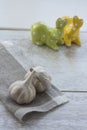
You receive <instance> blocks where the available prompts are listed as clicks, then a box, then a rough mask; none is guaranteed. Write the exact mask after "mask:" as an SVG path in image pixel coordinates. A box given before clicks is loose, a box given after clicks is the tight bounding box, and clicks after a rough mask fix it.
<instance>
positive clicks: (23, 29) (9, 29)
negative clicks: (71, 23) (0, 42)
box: [0, 27, 87, 33]
mask: <svg viewBox="0 0 87 130" xmlns="http://www.w3.org/2000/svg"><path fill="white" fill-rule="evenodd" d="M0 30H8V31H11V30H12V31H31V29H30V28H14V27H0ZM80 32H81V33H87V31H83V30H82V31H80Z"/></svg>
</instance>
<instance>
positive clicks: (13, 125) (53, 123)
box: [0, 93, 87, 130]
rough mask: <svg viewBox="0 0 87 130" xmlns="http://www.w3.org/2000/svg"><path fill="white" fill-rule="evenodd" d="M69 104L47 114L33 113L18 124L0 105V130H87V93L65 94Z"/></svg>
mask: <svg viewBox="0 0 87 130" xmlns="http://www.w3.org/2000/svg"><path fill="white" fill-rule="evenodd" d="M65 94H66V95H67V96H68V97H69V99H70V101H69V103H67V104H65V105H62V106H61V107H59V108H58V107H57V108H55V109H53V110H52V111H50V112H48V113H34V114H32V115H31V116H32V118H30V119H29V120H28V121H27V122H25V123H24V124H20V123H19V122H18V121H17V120H16V119H15V118H13V116H12V115H11V114H10V113H9V112H7V110H6V109H5V108H4V107H3V105H2V104H1V103H0V130H9V129H13V130H15V129H18V130H27V129H30V130H38V129H41V130H45V129H46V130H58V129H59V130H87V93H78V94H77V93H65Z"/></svg>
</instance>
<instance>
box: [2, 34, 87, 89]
mask: <svg viewBox="0 0 87 130" xmlns="http://www.w3.org/2000/svg"><path fill="white" fill-rule="evenodd" d="M27 33H28V32H27ZM27 33H25V34H27ZM18 34H19V39H18V37H17V36H18ZM23 34H24V32H22V33H18V32H17V34H14V37H15V39H11V40H10V41H9V40H7V41H4V42H2V44H3V45H4V46H5V47H6V48H7V49H8V51H9V52H10V53H11V54H12V55H13V56H14V57H15V58H16V59H17V60H18V62H19V63H20V64H21V65H22V66H23V67H24V68H25V69H26V70H28V69H29V68H30V67H32V66H36V65H42V66H44V67H46V69H47V71H48V72H49V74H50V75H51V76H52V79H53V80H52V83H53V84H54V85H55V86H57V87H58V88H60V89H61V90H63V91H68V90H69V91H87V44H86V33H81V40H82V46H81V47H78V46H76V45H72V46H71V47H70V48H67V47H65V46H62V47H60V49H59V51H57V52H55V51H53V50H51V49H49V48H48V47H38V46H36V45H34V44H33V43H32V42H31V40H30V39H29V35H24V36H23V37H21V36H22V35H23ZM10 35H12V34H11V32H10ZM16 35H17V36H16ZM25 36H26V37H25ZM27 36H28V37H27ZM47 61H48V62H47Z"/></svg>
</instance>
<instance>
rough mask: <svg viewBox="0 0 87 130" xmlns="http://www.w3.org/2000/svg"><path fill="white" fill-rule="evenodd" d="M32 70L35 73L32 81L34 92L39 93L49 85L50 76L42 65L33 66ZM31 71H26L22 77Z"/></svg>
mask: <svg viewBox="0 0 87 130" xmlns="http://www.w3.org/2000/svg"><path fill="white" fill-rule="evenodd" d="M32 70H34V71H35V72H36V75H35V77H34V78H33V81H32V83H33V85H34V87H35V89H36V92H38V93H41V92H44V91H46V90H47V89H48V88H49V87H50V86H51V77H50V76H49V75H48V73H47V72H46V70H45V69H44V68H43V67H42V66H37V67H34V68H32ZM31 72H32V71H28V73H27V74H26V75H25V77H24V78H25V79H26V78H27V77H28V76H29V75H30V74H31Z"/></svg>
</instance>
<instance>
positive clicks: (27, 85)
mask: <svg viewBox="0 0 87 130" xmlns="http://www.w3.org/2000/svg"><path fill="white" fill-rule="evenodd" d="M34 75H35V72H34V71H33V72H32V73H31V74H30V75H29V76H28V78H27V79H25V80H23V81H16V82H14V83H13V84H12V85H11V86H10V87H9V94H10V96H11V98H12V99H13V100H14V101H16V102H17V103H18V104H27V103H30V102H31V101H33V100H34V98H35V96H36V90H35V88H34V86H33V84H32V79H33V77H34Z"/></svg>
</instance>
